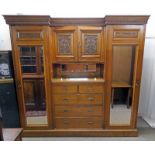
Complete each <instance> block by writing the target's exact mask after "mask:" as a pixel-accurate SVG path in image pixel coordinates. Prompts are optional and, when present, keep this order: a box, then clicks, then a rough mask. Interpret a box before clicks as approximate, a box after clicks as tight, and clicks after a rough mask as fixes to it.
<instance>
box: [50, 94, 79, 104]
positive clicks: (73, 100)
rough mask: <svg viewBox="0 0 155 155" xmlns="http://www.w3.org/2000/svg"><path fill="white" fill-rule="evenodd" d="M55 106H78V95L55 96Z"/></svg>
mask: <svg viewBox="0 0 155 155" xmlns="http://www.w3.org/2000/svg"><path fill="white" fill-rule="evenodd" d="M53 104H77V95H75V94H64V95H63V94H54V95H53Z"/></svg>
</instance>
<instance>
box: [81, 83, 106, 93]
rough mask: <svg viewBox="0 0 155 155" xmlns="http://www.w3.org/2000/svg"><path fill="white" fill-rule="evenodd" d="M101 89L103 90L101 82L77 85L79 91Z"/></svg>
mask: <svg viewBox="0 0 155 155" xmlns="http://www.w3.org/2000/svg"><path fill="white" fill-rule="evenodd" d="M103 91H104V86H103V85H102V84H100V85H99V84H95V85H94V84H89V85H88V84H85V85H79V92H80V93H103Z"/></svg>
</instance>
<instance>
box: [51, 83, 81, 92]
mask: <svg viewBox="0 0 155 155" xmlns="http://www.w3.org/2000/svg"><path fill="white" fill-rule="evenodd" d="M77 90H78V89H77V85H53V87H52V92H53V93H76V92H77Z"/></svg>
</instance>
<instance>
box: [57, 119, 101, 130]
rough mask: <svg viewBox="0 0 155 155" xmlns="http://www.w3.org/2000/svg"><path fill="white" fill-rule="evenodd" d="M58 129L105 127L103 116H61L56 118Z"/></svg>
mask: <svg viewBox="0 0 155 155" xmlns="http://www.w3.org/2000/svg"><path fill="white" fill-rule="evenodd" d="M55 125H56V128H57V129H69V128H74V129H75V128H76V129H78V128H103V119H102V118H101V117H84V118H75V117H74V118H61V117H57V118H56V120H55Z"/></svg>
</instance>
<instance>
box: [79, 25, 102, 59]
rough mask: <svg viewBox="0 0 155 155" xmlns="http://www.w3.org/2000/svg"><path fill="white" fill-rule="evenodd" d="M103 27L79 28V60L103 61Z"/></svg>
mask: <svg viewBox="0 0 155 155" xmlns="http://www.w3.org/2000/svg"><path fill="white" fill-rule="evenodd" d="M102 58H103V51H102V27H88V26H87V27H86V26H85V27H84V26H83V27H79V60H80V61H101V60H102Z"/></svg>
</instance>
